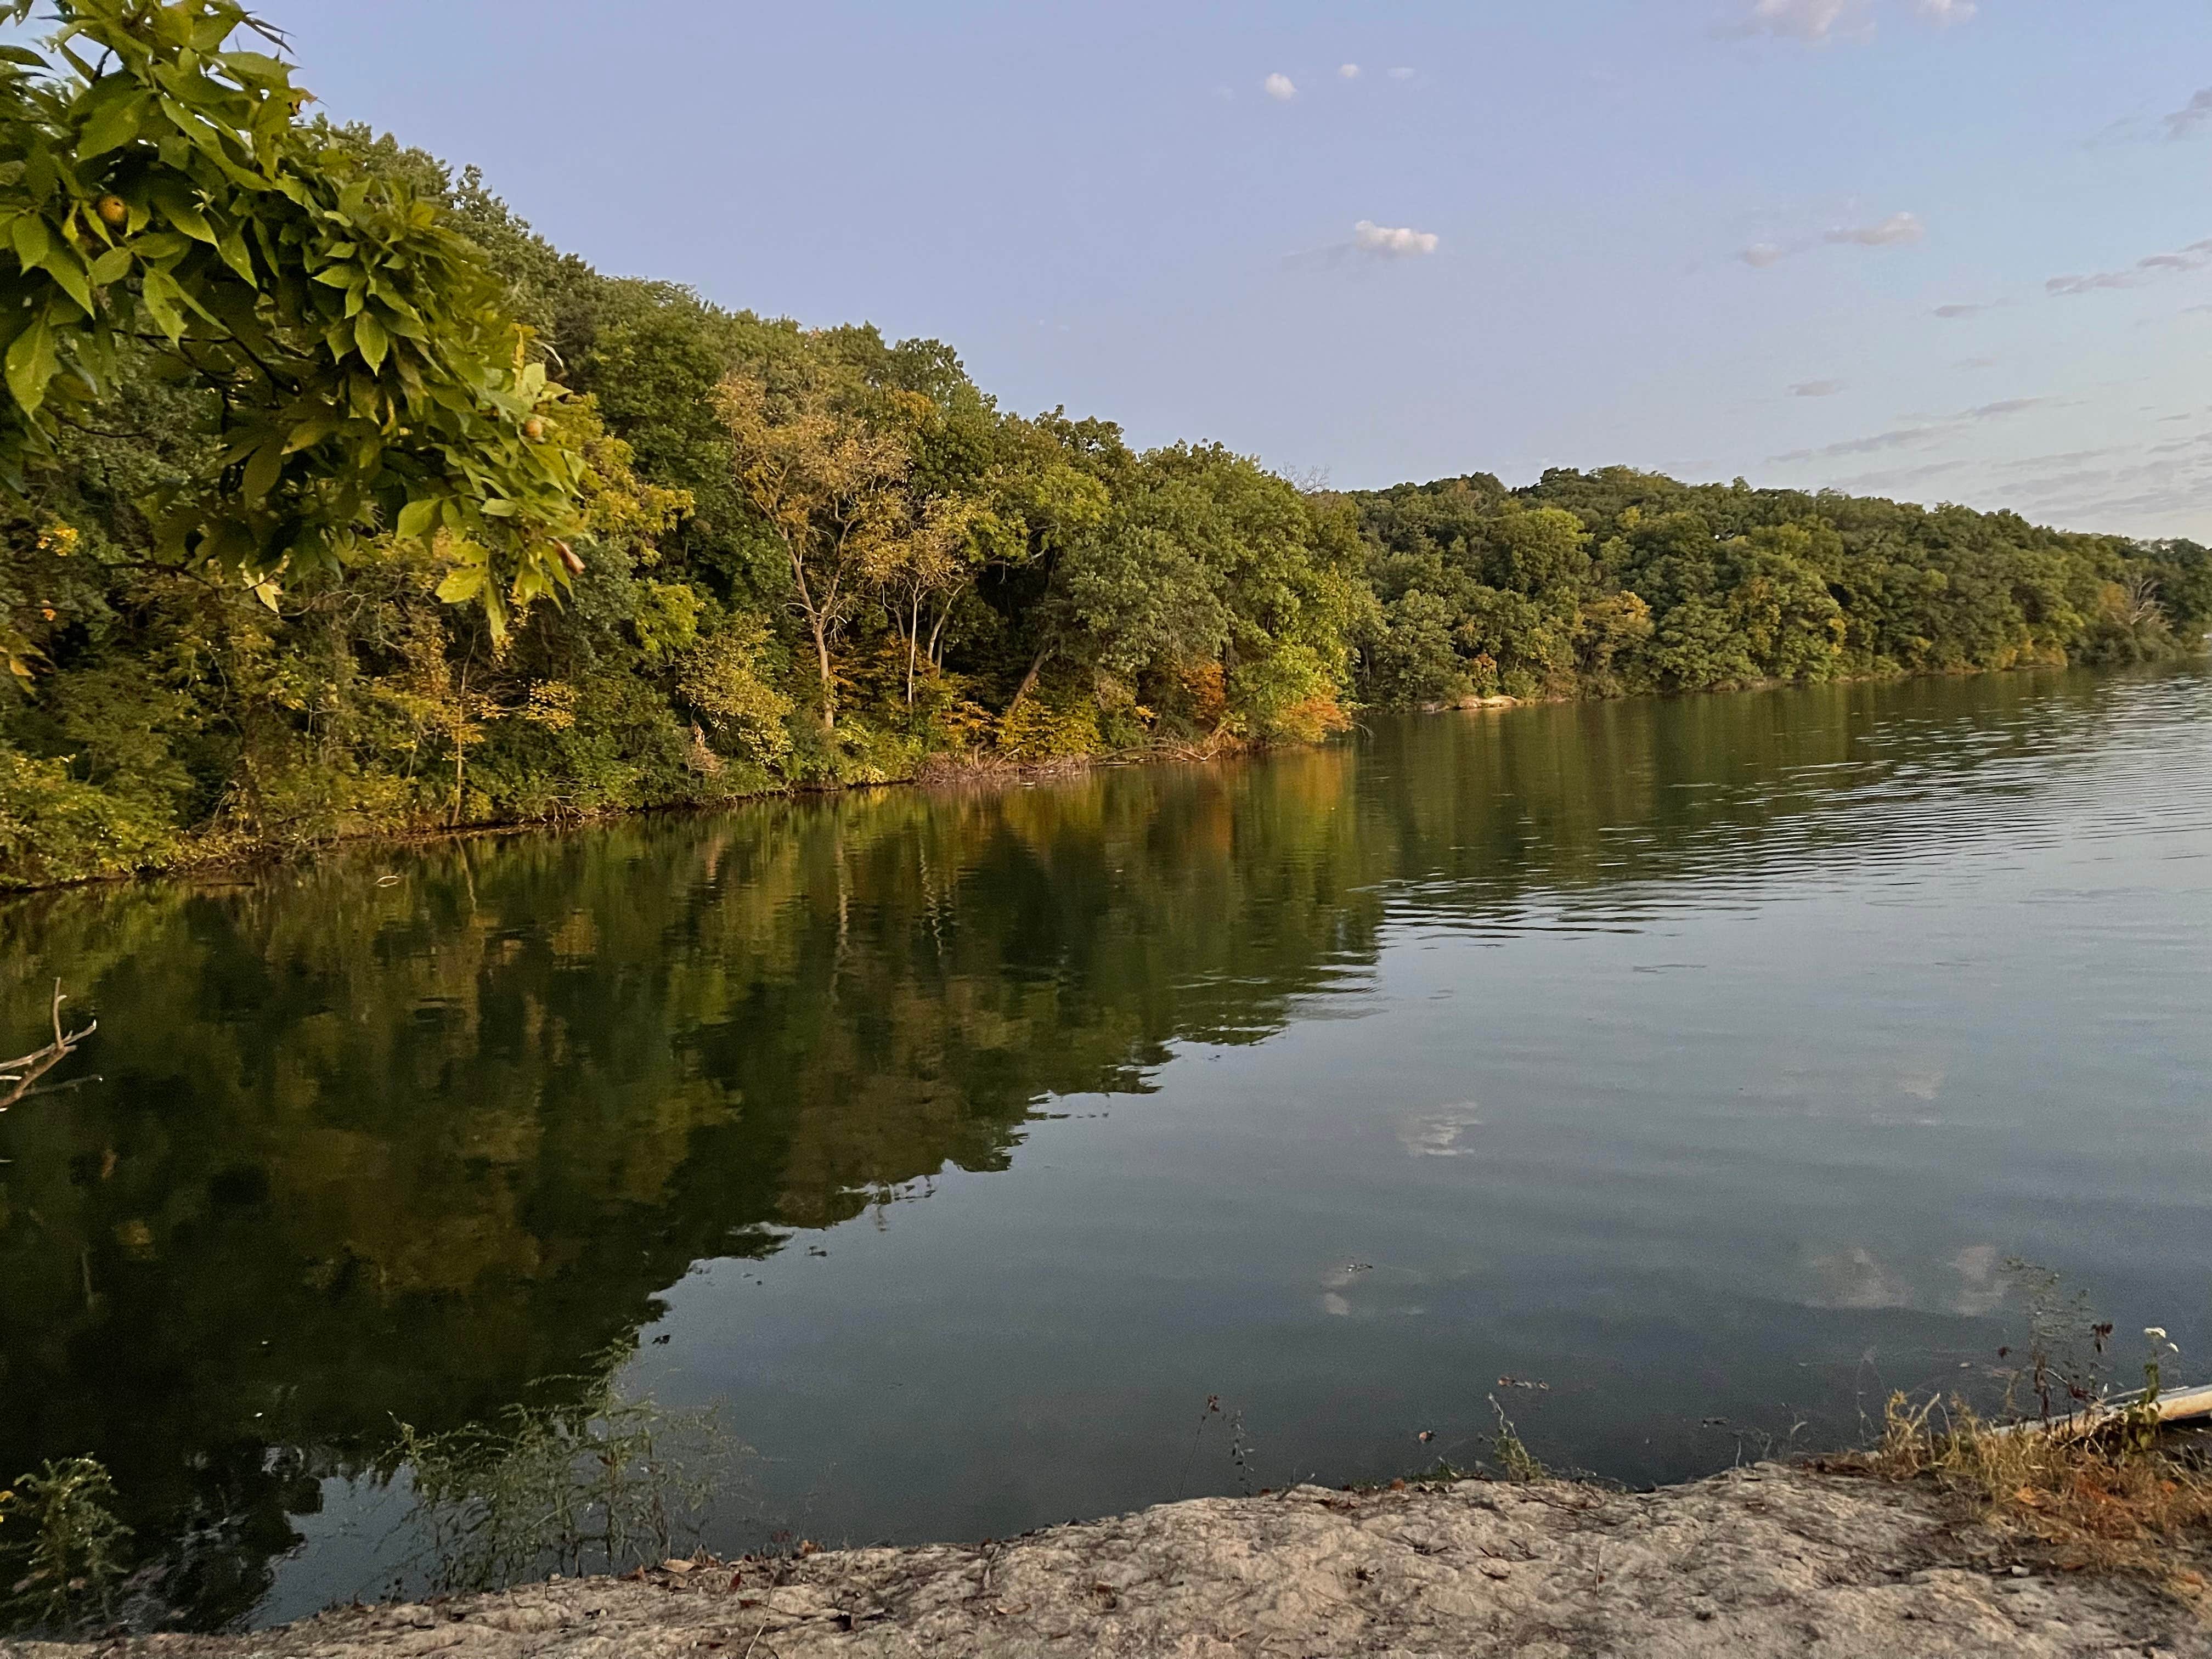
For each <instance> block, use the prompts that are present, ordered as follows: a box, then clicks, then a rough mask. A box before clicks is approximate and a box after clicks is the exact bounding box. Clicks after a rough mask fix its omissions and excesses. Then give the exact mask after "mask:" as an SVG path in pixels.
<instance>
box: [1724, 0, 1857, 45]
mask: <svg viewBox="0 0 2212 1659" xmlns="http://www.w3.org/2000/svg"><path fill="white" fill-rule="evenodd" d="M1859 14H1860V7H1859V5H1858V4H1857V3H1856V0H1752V7H1751V10H1750V11H1749V12H1748V13H1747V14H1746V15H1744V16H1743V17H1742V18H1741V19H1740V20H1739V21H1736V22H1735V23H1732V24H1729V25H1725V26H1723V27H1722V29H1721V30H1720V33H1723V35H1730V36H1734V37H1735V38H1737V39H1742V38H1744V37H1746V36H1748V35H1754V34H1774V35H1780V36H1782V37H1784V39H1787V40H1832V39H1833V38H1834V37H1835V36H1836V35H1837V34H1838V33H1839V32H1843V31H1844V30H1846V29H1848V28H1850V27H1855V26H1858V24H1859ZM1866 27H1871V25H1867V26H1866Z"/></svg>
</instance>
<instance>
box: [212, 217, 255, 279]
mask: <svg viewBox="0 0 2212 1659" xmlns="http://www.w3.org/2000/svg"><path fill="white" fill-rule="evenodd" d="M215 251H216V252H218V253H220V254H221V255H222V262H223V264H227V265H228V266H229V267H230V268H231V269H232V270H234V271H236V272H237V273H238V276H239V280H240V282H246V283H251V282H254V281H255V280H256V278H255V276H254V274H253V256H252V254H250V253H248V252H246V238H244V237H243V236H240V234H238V233H237V232H236V231H235V230H233V231H228V232H226V233H225V234H224V235H223V238H222V240H221V241H219V242H217V243H216V245H215Z"/></svg>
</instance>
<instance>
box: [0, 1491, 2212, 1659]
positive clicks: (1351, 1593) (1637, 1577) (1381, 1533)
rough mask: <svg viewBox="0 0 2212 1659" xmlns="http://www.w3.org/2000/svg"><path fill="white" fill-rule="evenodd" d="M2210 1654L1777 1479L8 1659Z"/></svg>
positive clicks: (1254, 1516) (746, 1566) (641, 1578)
mask: <svg viewBox="0 0 2212 1659" xmlns="http://www.w3.org/2000/svg"><path fill="white" fill-rule="evenodd" d="M430 1654H436V1655H441V1656H449V1659H523V1656H538V1655H544V1656H562V1659H586V1656H589V1659H601V1656H605V1659H614V1656H617V1655H619V1656H622V1659H659V1656H675V1655H687V1656H704V1655H713V1656H717V1659H831V1656H836V1659H861V1656H867V1659H876V1656H881V1659H893V1656H901V1659H913V1656H915V1655H922V1656H931V1659H935V1656H945V1659H954V1656H958V1659H1000V1656H1004V1659H1016V1656H1020V1659H1030V1656H1053V1659H1060V1656H1066V1659H1076V1656H1085V1659H1088V1656H1127V1659H1227V1656H1232V1655H1234V1656H1244V1655H1252V1656H1261V1655H1279V1656H1285V1659H1292V1656H1300V1659H1331V1656H1337V1655H1352V1654H1359V1655H1390V1656H1401V1659H1413V1656H1432V1655H1433V1656H1444V1655H1451V1656H1455V1659H1459V1656H1474V1655H1500V1656H1503V1655H1509V1654H1510V1655H1514V1656H1516V1659H1566V1656H1570V1655H1571V1656H1576V1659H1583V1656H1597V1655H1607V1656H1611V1655H1619V1656H1623V1659H1627V1656H1636V1659H1651V1656H1668V1659H1688V1656H1705V1655H1711V1656H1716V1659H1717V1656H1722V1655H1726V1656H1729V1659H1759V1656H1783V1655H1790V1656H1802V1655H1812V1656H1825V1659H1844V1656H1852V1659H1858V1656H1867V1659H1920V1656H1929V1659H1934V1656H1939V1655H1941V1656H1966V1655H1977V1656H1978V1655H1996V1654H2024V1655H2032V1656H2050V1659H2058V1656H2069V1659H2072V1656H2090V1655H2095V1656H2100V1659H2121V1656H2135V1659H2151V1656H2182V1655H2212V1632H2208V1628H2207V1626H2206V1625H2205V1624H2204V1623H2203V1621H2202V1620H2200V1617H2199V1614H2198V1613H2197V1610H2196V1608H2195V1607H2194V1606H2193V1605H2192V1603H2191V1601H2189V1600H2188V1599H2186V1598H2185V1596H2183V1595H2179V1594H2176V1593H2175V1592H2174V1591H2173V1590H2172V1589H2171V1588H2170V1587H2161V1586H2160V1585H2157V1584H2154V1583H2149V1582H2147V1581H2145V1580H2142V1579H2140V1578H2136V1577H2098V1576H2093V1575H2088V1574H2078V1573H2067V1572H2063V1571H2048V1570H2046V1569H2045V1567H2043V1566H2041V1565H2038V1564H2034V1563H2032V1562H2027V1561H2021V1560H2017V1559H2011V1558H2010V1557H2009V1556H2008V1554H2007V1553H2006V1549H2005V1547H2004V1546H2003V1545H2002V1542H2001V1541H1999V1540H1998V1539H1996V1537H1995V1536H1993V1535H1990V1534H1984V1533H1983V1532H1982V1531H1981V1530H1980V1529H1979V1528H1978V1527H1976V1526H1975V1525H1973V1524H1972V1523H1971V1522H1965V1521H1962V1520H1961V1519H1960V1516H1958V1514H1957V1512H1956V1511H1955V1510H1948V1509H1946V1508H1945V1507H1944V1506H1943V1505H1942V1504H1941V1503H1940V1502H1939V1501H1938V1500H1937V1498H1936V1497H1935V1496H1934V1495H1933V1494H1932V1493H1930V1492H1926V1491H1924V1490H1923V1489H1920V1488H1917V1487H1912V1486H1894V1485H1888V1484H1884V1483H1881V1482H1879V1481H1875V1480H1863V1479H1853V1478H1845V1477H1839V1476H1833V1475H1826V1474H1816V1473H1813V1472H1809V1471H1807V1470H1802V1469H1796V1468H1782V1467H1780V1466H1777V1465H1772V1464H1766V1465H1761V1466H1759V1467H1758V1468H1748V1469H1741V1470H1736V1471H1734V1472H1731V1473H1729V1474H1724V1475H1721V1476H1718V1477H1716V1478H1715V1479H1713V1480H1704V1481H1699V1482H1698V1483H1697V1484H1695V1485H1692V1486H1677V1487H1671V1488H1668V1489H1666V1490H1663V1491H1659V1492H1641V1493H1623V1492H1603V1491H1599V1490H1596V1489H1594V1488H1591V1487H1588V1486H1577V1485H1573V1484H1571V1483H1566V1482H1556V1483H1554V1482H1544V1483H1537V1484H1532V1485H1525V1486H1514V1485H1505V1484H1500V1483H1493V1482H1486V1481H1463V1482H1459V1483H1456V1484H1453V1485H1449V1486H1412V1487H1407V1488H1404V1489H1393V1490H1389V1491H1379V1492H1357V1493H1354V1492H1330V1491H1326V1490H1323V1489H1322V1488H1319V1487H1313V1486H1302V1487H1297V1488H1295V1489H1293V1490H1291V1491H1290V1492H1283V1493H1279V1494H1275V1495H1270V1496H1261V1497H1258V1498H1205V1499H1200V1500H1197V1501H1194V1502H1189V1503H1182V1504H1166V1505H1163V1506H1162V1507H1160V1508H1158V1509H1152V1510H1145V1511H1143V1512H1142V1513H1140V1514H1137V1515H1132V1516H1122V1517H1121V1518H1119V1519H1116V1520H1111V1521H1100V1522H1090V1523H1086V1524H1081V1525H1073V1526H1066V1527H1055V1528H1051V1529H1050V1530H1048V1531H1045V1532H1040V1533H1036V1534H1031V1535H1030V1536H1028V1537H1025V1538H1020V1539H1016V1540H1013V1541H1010V1542H1006V1543H989V1544H983V1545H977V1546H957V1547H955V1546H925V1547H917V1548H907V1549H863V1550H843V1551H830V1552H824V1553H812V1554H805V1555H801V1556H799V1557H796V1558H793V1559H777V1560H774V1561H762V1560H746V1561H739V1562H735V1563H719V1562H709V1561H704V1560H702V1561H690V1562H686V1561H673V1562H670V1563H667V1564H666V1565H663V1566H661V1567H659V1568H656V1569H653V1570H652V1571H646V1572H641V1573H637V1574H632V1575H630V1576H629V1577H624V1578H620V1579H614V1578H586V1579H575V1580H569V1581H566V1582H562V1581H560V1580H555V1581H553V1582H551V1583H544V1584H533V1585H529V1586H526V1587H523V1588H520V1589H513V1590H509V1591H507V1592H504V1593H502V1594H499V1595H478V1596H471V1597H467V1598H462V1599H456V1600H453V1601H443V1602H438V1603H434V1604H429V1605H420V1604H408V1605H398V1606H385V1607H347V1608H343V1609H339V1610H337V1611H334V1612H331V1613H325V1614H323V1615H322V1616H320V1617H319V1618H316V1619H312V1620H307V1621H305V1622H303V1623H301V1624H298V1625H294V1626H288V1627H286V1628H284V1629H281V1630H272V1631H264V1632H257V1633H254V1634H251V1635H245V1636H231V1637H188V1636H175V1635H165V1636H151V1637H134V1638H118V1639H115V1640H112V1641H109V1642H106V1643H100V1644H91V1645H88V1646H65V1645H61V1644H36V1643H16V1644H0V1656H4V1659H93V1656H94V1655H100V1656H110V1655H112V1656H117V1659H153V1656H155V1655H159V1656H161V1659H263V1656H267V1659H307V1656H318V1659H322V1656H327V1659H387V1656H402V1655H407V1656H413V1655H430Z"/></svg>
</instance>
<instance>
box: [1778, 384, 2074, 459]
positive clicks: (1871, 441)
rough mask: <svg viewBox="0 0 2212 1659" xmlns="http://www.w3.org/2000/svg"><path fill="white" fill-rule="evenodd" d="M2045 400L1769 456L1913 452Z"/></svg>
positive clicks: (1988, 407) (1980, 408) (2007, 402)
mask: <svg viewBox="0 0 2212 1659" xmlns="http://www.w3.org/2000/svg"><path fill="white" fill-rule="evenodd" d="M2050 401H2051V400H2050V399H2049V398H2005V399H2003V400H2002V402H1999V403H1993V404H1978V405H1977V406H1976V407H1975V408H1972V409H1962V410H1960V411H1959V412H1958V413H1957V414H1955V415H1950V416H1944V417H1943V418H1942V419H1941V420H1923V421H1917V422H1914V423H1913V424H1912V425H1911V426H1899V427H1893V428H1890V429H1889V430H1888V431H1887V432H1876V433H1873V434H1871V435H1869V436H1867V437H1863V438H1846V439H1844V440H1843V441H1841V442H1839V443H1832V444H1824V445H1822V446H1821V447H1820V448H1818V449H1793V450H1791V451H1790V452H1789V453H1787V454H1783V455H1771V456H1769V457H1768V458H1767V459H1769V460H1771V461H1775V462H1777V463H1786V462H1794V461H1832V460H1840V459H1844V457H1846V456H1850V455H1880V454H1882V453H1886V452H1887V451H1889V450H1893V449H1917V448H1919V447H1921V446H1923V445H1925V444H1933V443H1940V442H1942V441H1943V440H1944V439H1946V438H1949V437H1954V436H1956V435H1958V434H1960V433H1961V432H1964V431H1966V430H1967V429H1968V428H1972V427H1975V426H1978V425H1980V424H1981V423H1982V422H1984V421H2000V420H2003V419H2004V418H2006V417H2007V416H2012V415H2018V414H2021V413H2023V412H2024V411H2026V410H2031V409H2035V408H2039V407H2040V406H2041V405H2043V404H2047V403H2049V402H2050Z"/></svg>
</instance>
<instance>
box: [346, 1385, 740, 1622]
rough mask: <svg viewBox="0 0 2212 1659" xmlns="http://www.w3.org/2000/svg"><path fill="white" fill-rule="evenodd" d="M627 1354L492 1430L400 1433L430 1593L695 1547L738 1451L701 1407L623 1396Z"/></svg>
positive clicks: (607, 1567) (396, 1456)
mask: <svg viewBox="0 0 2212 1659" xmlns="http://www.w3.org/2000/svg"><path fill="white" fill-rule="evenodd" d="M624 1357H626V1351H625V1350H623V1349H621V1348H619V1347H617V1349H615V1350H612V1351H611V1352H609V1353H608V1354H606V1355H605V1356H602V1360H603V1362H604V1363H603V1364H601V1365H600V1366H599V1367H597V1368H595V1370H594V1371H593V1372H592V1373H590V1374H587V1375H585V1376H572V1377H553V1378H548V1379H545V1380H544V1382H543V1383H540V1384H539V1388H540V1389H544V1390H547V1391H550V1392H552V1393H554V1394H556V1395H562V1396H565V1397H563V1398H559V1399H556V1401H552V1402H549V1403H536V1404H524V1405H518V1406H513V1407H508V1408H507V1410H506V1411H505V1412H503V1413H501V1415H500V1416H499V1417H498V1418H497V1419H495V1421H493V1422H492V1423H489V1424H475V1425H470V1426H468V1427H466V1428H462V1429H457V1430H453V1431H450V1432H448V1433H445V1434H435V1435H425V1434H422V1433H419V1432H417V1431H416V1430H415V1429H413V1428H412V1427H410V1425H406V1424H404V1423H403V1424H401V1425H399V1432H398V1438H397V1440H396V1441H395V1443H394V1444H393V1446H392V1449H391V1451H390V1452H389V1454H387V1460H386V1461H387V1465H388V1466H389V1468H390V1470H391V1472H396V1470H397V1468H398V1466H399V1465H401V1464H404V1466H405V1468H406V1469H407V1471H408V1474H409V1476H410V1481H411V1484H412V1486H413V1489H414V1493H415V1511H414V1515H413V1516H412V1517H411V1518H412V1519H413V1520H414V1521H415V1522H416V1524H418V1525H419V1526H420V1527H421V1528H422V1531H423V1533H424V1534H425V1536H426V1539H427V1542H426V1545H425V1547H424V1550H423V1552H422V1553H423V1554H425V1555H427V1556H428V1558H429V1559H428V1569H429V1572H430V1576H431V1579H432V1583H433V1587H434V1588H435V1589H439V1590H458V1589H495V1588H498V1587H501V1586H503V1585H506V1584H509V1583H516V1582H518V1581H520V1580H521V1579H524V1578H526V1577H533V1576H536V1575H537V1574H538V1573H541V1572H544V1571H560V1572H564V1573H569V1574H580V1573H583V1572H585V1571H608V1572H614V1571H622V1570H623V1568H626V1567H631V1566H636V1565H643V1564H645V1563H647V1562H650V1561H658V1560H661V1559H665V1558H666V1557H668V1556H670V1555H672V1554H675V1553H677V1546H678V1541H679V1539H680V1540H684V1541H696V1538H697V1536H698V1533H699V1530H700V1527H701V1522H702V1516H703V1514H704V1511H705V1509H706V1505H707V1503H708V1498H710V1496H712V1495H713V1493H714V1489H715V1485H716V1478H717V1476H718V1475H720V1474H723V1473H725V1472H726V1466H727V1465H728V1463H729V1462H731V1459H732V1454H733V1453H737V1452H741V1451H742V1448H739V1447H737V1446H736V1445H735V1443H733V1442H732V1441H731V1440H730V1438H729V1437H728V1436H727V1435H726V1433H724V1432H723V1431H722V1430H721V1429H720V1426H719V1425H718V1424H717V1422H716V1420H715V1413H714V1412H713V1411H711V1410H709V1411H705V1412H696V1413H677V1412H671V1411H669V1410H667V1409H666V1408H665V1407H661V1406H659V1405H658V1404H657V1403H655V1402H654V1401H652V1400H650V1399H638V1400H625V1399H623V1397H622V1396H621V1395H619V1394H618V1393H617V1390H616V1387H615V1381H614V1378H615V1374H616V1372H617V1370H618V1369H619V1364H620V1361H621V1360H622V1358H624Z"/></svg>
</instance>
